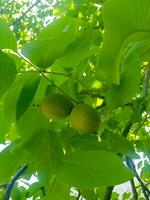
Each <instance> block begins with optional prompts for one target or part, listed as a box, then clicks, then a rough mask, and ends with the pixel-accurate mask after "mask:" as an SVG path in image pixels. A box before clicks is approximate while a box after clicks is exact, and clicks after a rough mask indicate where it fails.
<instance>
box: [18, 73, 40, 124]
mask: <svg viewBox="0 0 150 200" xmlns="http://www.w3.org/2000/svg"><path fill="white" fill-rule="evenodd" d="M39 83H40V76H39V74H35V76H33V77H30V76H29V79H27V80H26V82H25V85H23V87H22V89H21V92H20V95H19V99H18V102H17V107H16V119H17V120H18V119H19V118H20V116H21V115H22V114H23V113H24V112H25V111H26V110H27V108H28V106H29V105H30V103H31V102H32V100H33V98H34V96H35V93H36V91H37V88H38V86H39Z"/></svg>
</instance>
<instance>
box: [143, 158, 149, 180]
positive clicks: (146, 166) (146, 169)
mask: <svg viewBox="0 0 150 200" xmlns="http://www.w3.org/2000/svg"><path fill="white" fill-rule="evenodd" d="M149 177H150V164H149V163H148V161H146V160H145V161H144V167H143V168H142V171H141V178H142V179H143V180H145V181H147V182H149V180H150V178H149Z"/></svg>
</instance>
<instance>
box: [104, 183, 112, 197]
mask: <svg viewBox="0 0 150 200" xmlns="http://www.w3.org/2000/svg"><path fill="white" fill-rule="evenodd" d="M113 189H114V186H111V187H107V188H106V191H105V197H104V200H110V199H111V195H112V192H113Z"/></svg>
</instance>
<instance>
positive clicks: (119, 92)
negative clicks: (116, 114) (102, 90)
mask: <svg viewBox="0 0 150 200" xmlns="http://www.w3.org/2000/svg"><path fill="white" fill-rule="evenodd" d="M140 64H141V62H140V60H139V58H138V57H137V55H136V54H129V55H128V56H127V57H126V59H125V60H124V61H123V62H122V71H121V73H120V85H115V84H112V85H111V88H110V90H109V92H108V95H107V97H106V102H107V104H108V107H109V108H111V109H115V108H117V107H119V106H123V105H124V104H126V103H129V102H130V101H131V100H132V98H133V97H134V96H136V94H137V93H138V92H139V89H140V77H141V73H140V71H141V66H140Z"/></svg>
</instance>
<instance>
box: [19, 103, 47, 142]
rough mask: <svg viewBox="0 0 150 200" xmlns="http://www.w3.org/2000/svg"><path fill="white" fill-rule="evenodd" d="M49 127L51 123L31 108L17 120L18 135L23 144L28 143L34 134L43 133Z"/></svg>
mask: <svg viewBox="0 0 150 200" xmlns="http://www.w3.org/2000/svg"><path fill="white" fill-rule="evenodd" d="M48 126H49V121H48V120H47V119H45V117H44V116H43V115H42V114H41V113H40V112H39V111H38V110H33V109H32V108H31V107H29V109H28V110H27V111H26V112H25V113H24V114H23V115H22V116H21V117H20V118H19V119H18V120H17V128H18V133H19V134H20V136H21V139H22V141H23V142H26V141H28V140H29V139H30V138H31V137H32V136H33V135H34V134H38V133H42V132H43V131H45V129H48Z"/></svg>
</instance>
